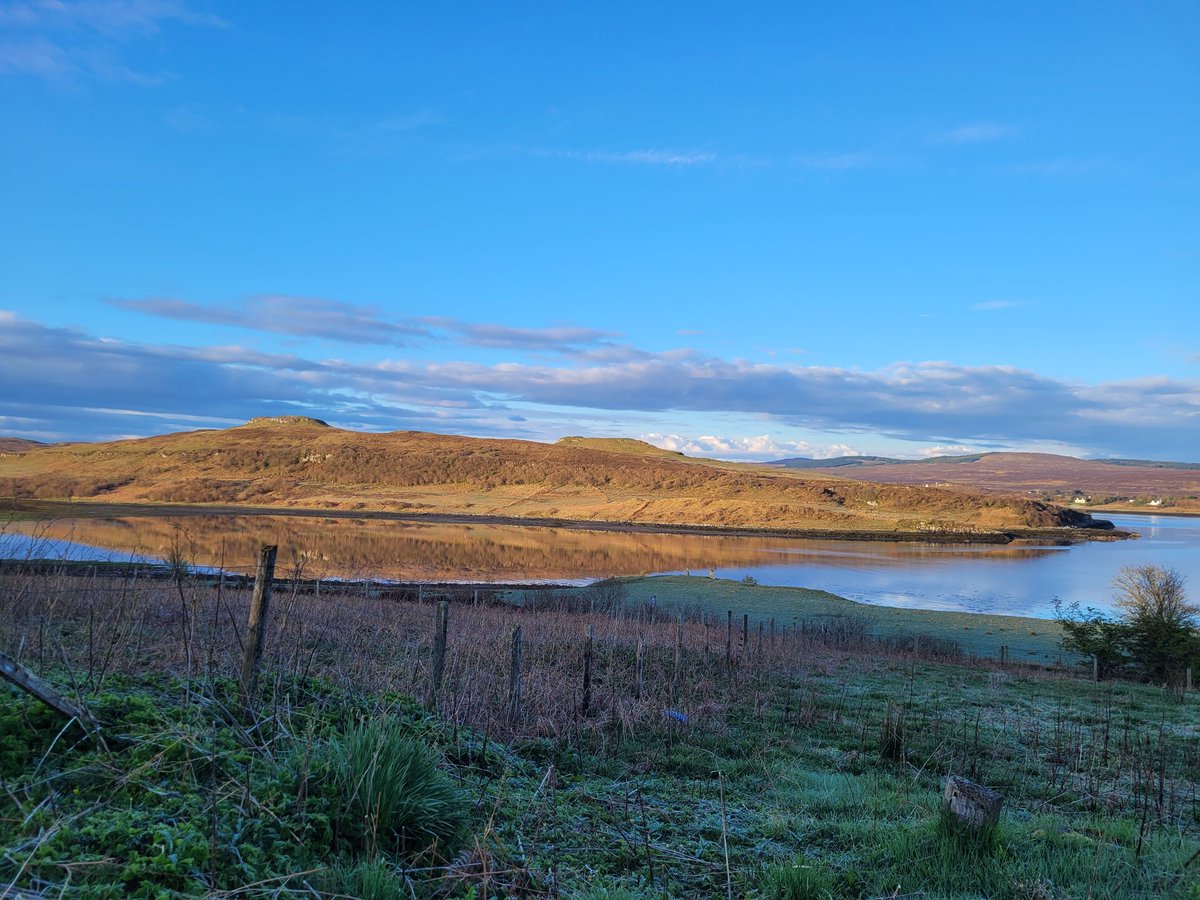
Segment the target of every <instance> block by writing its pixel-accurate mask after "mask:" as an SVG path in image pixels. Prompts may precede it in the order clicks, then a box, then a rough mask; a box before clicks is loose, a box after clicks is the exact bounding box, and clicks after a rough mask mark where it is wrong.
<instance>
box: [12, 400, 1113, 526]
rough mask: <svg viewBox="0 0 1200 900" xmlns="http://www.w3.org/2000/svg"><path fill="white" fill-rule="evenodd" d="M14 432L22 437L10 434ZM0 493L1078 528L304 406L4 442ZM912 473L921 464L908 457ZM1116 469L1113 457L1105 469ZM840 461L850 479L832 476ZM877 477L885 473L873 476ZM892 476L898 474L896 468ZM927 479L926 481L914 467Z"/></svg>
mask: <svg viewBox="0 0 1200 900" xmlns="http://www.w3.org/2000/svg"><path fill="white" fill-rule="evenodd" d="M22 446H23V449H21V447H22ZM16 447H17V449H16V451H15V452H9V453H5V454H0V497H11V498H16V499H18V500H33V499H67V498H70V499H75V500H83V501H85V502H88V503H106V502H107V503H140V504H163V503H171V504H203V505H208V506H269V507H284V508H286V507H291V508H299V509H306V510H320V509H330V510H335V509H336V510H363V511H375V512H405V513H422V514H432V515H437V514H442V515H454V516H472V517H479V518H489V517H491V518H506V519H541V520H546V519H553V520H566V521H574V522H605V523H634V524H645V525H666V526H701V527H718V528H735V529H759V528H769V529H784V530H796V531H808V532H828V533H834V532H836V533H847V532H870V533H887V532H890V533H905V534H907V533H922V534H924V533H937V532H943V533H963V532H994V531H1007V530H1018V531H1019V530H1027V529H1042V528H1061V527H1070V526H1087V525H1089V524H1091V521H1090V519H1089V518H1088V517H1087V516H1086V515H1085V514H1083V513H1080V512H1078V511H1076V510H1073V509H1064V508H1063V507H1061V506H1058V505H1054V504H1049V503H1046V502H1044V501H1042V500H1041V498H1037V497H1028V496H1025V497H1020V496H1011V495H1010V496H999V495H994V494H989V495H982V494H980V493H979V491H977V490H974V489H972V488H970V487H966V488H963V487H955V488H945V487H924V486H914V485H910V484H900V485H885V484H863V483H862V481H861V480H860V479H858V474H859V473H861V472H866V471H886V472H893V473H897V474H900V473H903V472H904V471H906V467H905V466H904V465H902V464H885V465H878V466H874V467H866V466H855V467H850V468H848V469H839V470H838V471H837V473H836V474H835V473H833V472H822V471H795V470H793V469H790V468H788V467H786V466H782V467H781V466H776V467H773V468H772V467H764V466H761V465H754V464H747V463H730V462H721V461H717V460H705V459H693V458H689V457H685V456H682V455H680V454H678V453H674V452H671V451H667V450H661V449H659V448H657V447H653V446H651V445H649V444H646V443H643V442H641V441H634V440H621V439H593V438H580V437H572V438H564V439H563V440H561V441H559V442H558V443H556V444H543V443H536V442H533V441H515V440H487V439H481V438H468V437H459V436H455V435H443V434H427V433H422V432H412V431H407V432H392V433H388V434H373V433H363V432H355V431H345V430H341V429H338V428H332V427H330V426H329V425H327V424H326V423H324V422H321V421H318V420H316V419H309V418H304V417H279V418H269V419H255V420H252V421H250V422H248V423H247V424H245V425H242V426H238V427H235V428H228V429H224V430H204V431H191V432H183V433H177V434H167V435H160V436H157V437H149V438H140V439H136V440H124V441H112V442H108V443H76V444H57V445H49V446H25V445H16ZM920 465H921V467H922V471H932V469H931V468H929V467H927V466H926V465H925V464H920ZM1112 468H1113V469H1117V468H1118V467H1112ZM851 472H852V473H853V474H854V476H855V480H849V479H847V478H843V477H838V476H840V475H842V474H843V473H846V474H849V473H851ZM881 480H882V479H881ZM901 480H903V479H901ZM926 480H935V479H930V478H926Z"/></svg>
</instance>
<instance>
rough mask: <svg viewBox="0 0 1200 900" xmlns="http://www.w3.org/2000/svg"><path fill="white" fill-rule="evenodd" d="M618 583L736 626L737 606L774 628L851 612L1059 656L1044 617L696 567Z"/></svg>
mask: <svg viewBox="0 0 1200 900" xmlns="http://www.w3.org/2000/svg"><path fill="white" fill-rule="evenodd" d="M624 584H625V585H626V586H627V589H628V591H629V596H630V597H631V598H632V599H634V600H635V601H638V602H646V601H649V599H650V598H651V597H657V602H658V603H666V604H669V605H676V606H681V607H690V606H696V607H699V608H702V609H704V610H706V611H708V612H709V613H711V614H714V615H716V616H718V617H719V618H720V619H721V620H722V621H724V617H725V615H726V613H727V612H729V611H732V612H733V615H734V619H735V622H736V623H737V625H738V627H740V623H741V617H742V615H743V614H748V615H749V616H750V622H751V623H752V625H753V626H754V627H755V628H756V629H757V625H758V623H759V622H769V620H770V619H772V618H774V619H775V621H776V627H777V628H780V629H781V628H782V627H783V626H784V625H790V624H791V623H792V620H793V619H804V620H810V621H825V620H834V621H836V620H839V619H854V620H859V621H862V622H864V623H865V624H866V626H867V630H868V633H870V634H873V635H876V636H881V637H882V636H896V637H915V636H918V635H921V636H925V635H930V636H934V637H938V638H944V639H946V640H950V641H954V642H955V643H957V644H959V645H960V646H961V647H962V650H963V652H964V653H968V654H971V655H974V656H979V657H985V658H992V659H997V658H998V657H999V654H1000V646H1001V645H1006V646H1007V647H1008V648H1009V649H1008V654H1009V657H1010V658H1012V659H1014V660H1020V661H1024V662H1029V663H1038V664H1051V663H1054V662H1057V661H1058V660H1059V659H1060V658H1061V657H1062V651H1061V650H1060V649H1059V641H1060V640H1061V637H1062V629H1061V628H1060V627H1059V625H1058V623H1057V622H1054V621H1051V620H1047V619H1031V618H1026V617H1024V616H996V615H983V614H979V613H961V612H945V611H941V610H925V609H899V608H896V607H890V606H873V605H871V604H867V603H855V602H854V601H853V600H847V599H845V598H844V597H839V596H837V595H835V594H829V593H826V592H825V591H812V590H806V589H804V588H789V587H769V586H764V585H748V584H744V583H742V582H740V581H728V580H725V579H709V578H705V577H702V576H697V575H693V576H690V577H689V576H686V575H664V576H657V577H652V578H634V579H628V580H625V581H624Z"/></svg>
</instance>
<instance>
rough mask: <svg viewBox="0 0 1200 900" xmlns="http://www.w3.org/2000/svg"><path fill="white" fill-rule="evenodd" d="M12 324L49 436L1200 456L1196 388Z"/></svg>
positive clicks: (25, 378) (894, 368) (12, 396)
mask: <svg viewBox="0 0 1200 900" xmlns="http://www.w3.org/2000/svg"><path fill="white" fill-rule="evenodd" d="M452 321H454V320H452ZM0 322H3V323H4V327H3V328H0V415H7V416H17V417H21V416H24V417H32V418H38V419H39V420H44V422H45V423H46V424H41V425H38V426H37V428H38V430H40V431H49V430H53V429H54V428H58V429H63V430H66V429H68V428H74V429H86V428H87V427H89V426H88V425H87V422H88V421H89V420H88V419H87V415H91V414H89V413H87V412H86V411H87V410H95V409H112V408H119V409H126V410H139V411H144V412H149V413H153V414H155V415H157V416H169V415H173V414H174V413H175V411H177V410H180V409H184V410H187V411H188V414H189V415H194V416H210V417H216V418H223V419H243V418H249V417H250V416H252V415H264V414H270V413H272V412H276V413H277V412H279V411H280V410H281V409H283V410H286V409H295V408H303V409H305V410H306V411H309V412H310V414H312V415H316V416H318V417H319V418H324V419H328V420H333V421H340V420H342V419H343V417H350V416H352V417H353V418H354V419H355V420H356V421H359V420H364V419H369V420H372V421H375V422H379V423H381V424H382V425H384V426H386V427H410V428H421V427H434V428H435V430H458V431H461V432H463V433H467V434H479V433H488V434H496V433H507V434H512V433H514V432H515V431H517V432H518V433H522V434H523V435H524V436H529V435H530V431H529V429H531V428H533V427H534V426H532V425H529V424H525V425H517V424H515V420H514V419H513V418H512V417H511V414H512V413H513V409H512V407H514V406H516V407H518V408H519V410H520V412H521V413H522V414H523V415H524V416H526V417H530V416H533V415H534V414H535V412H536V414H537V417H538V419H537V434H538V435H541V436H546V437H552V436H558V435H561V434H563V433H568V431H567V429H566V428H564V427H563V424H564V423H570V422H574V421H578V420H579V419H580V417H582V416H591V417H593V419H594V420H595V421H597V422H606V423H607V424H606V425H605V426H604V430H605V431H606V432H607V433H615V432H618V433H619V432H622V431H624V432H625V433H633V432H634V431H635V430H636V431H641V432H645V431H647V430H648V429H647V428H646V427H645V426H644V425H641V426H633V427H631V424H630V423H632V422H638V421H641V422H645V421H646V417H647V416H651V415H656V414H657V415H661V414H663V413H672V414H691V415H693V416H695V417H697V418H701V417H705V416H709V415H714V414H721V415H724V416H726V417H734V418H737V417H742V419H743V420H744V421H751V420H756V421H760V422H761V421H771V422H773V423H775V424H776V425H778V427H780V428H785V429H786V428H794V429H810V430H815V431H820V432H822V433H826V434H827V433H831V432H832V433H841V434H847V435H850V434H860V435H861V434H871V435H876V436H880V437H886V438H890V439H896V440H906V441H917V442H920V443H923V444H930V445H938V446H951V445H962V446H967V447H971V446H1010V447H1011V446H1023V447H1026V448H1028V447H1030V446H1038V445H1040V446H1071V447H1075V448H1079V449H1080V450H1081V451H1082V452H1084V453H1086V454H1089V455H1113V456H1151V457H1156V458H1168V459H1185V460H1186V459H1192V458H1195V452H1196V451H1195V448H1196V447H1197V446H1200V440H1198V438H1200V383H1197V382H1196V381H1195V380H1190V381H1185V380H1177V379H1169V378H1146V379H1135V380H1130V381H1122V382H1109V383H1102V384H1091V385H1088V384H1079V383H1072V382H1066V381H1060V380H1057V379H1053V378H1049V377H1047V376H1044V375H1039V374H1037V373H1035V372H1029V371H1025V370H1021V369H1016V368H1013V367H1011V366H960V365H955V364H953V363H949V362H922V363H896V364H894V365H891V366H887V367H885V368H882V369H879V370H876V371H862V370H857V369H841V368H830V367H819V366H782V365H766V364H750V363H746V362H742V361H732V362H730V361H726V360H721V359H716V358H711V357H703V356H700V355H698V354H695V353H691V352H681V353H677V354H652V353H648V352H645V351H639V352H638V354H636V355H634V357H631V358H626V359H620V358H618V361H612V362H589V361H588V360H587V359H586V353H587V352H588V351H589V349H590V348H588V347H583V348H582V350H578V349H576V350H574V351H573V350H572V349H571V347H570V346H566V347H564V346H563V345H562V342H563V341H571V340H575V339H578V340H580V341H586V340H588V339H591V338H593V337H595V336H594V335H592V334H590V333H586V330H585V333H576V332H572V331H568V332H567V333H562V332H558V333H549V334H546V335H545V336H544V337H545V339H546V342H547V346H549V347H551V348H553V349H555V350H556V351H558V350H560V349H562V350H564V351H565V353H564V358H563V359H559V360H556V361H555V363H554V364H549V363H542V364H536V365H535V364H531V363H529V362H525V361H508V362H504V363H499V364H492V365H485V364H482V363H478V362H463V361H453V362H424V361H420V360H416V359H413V358H411V357H403V358H384V359H380V360H378V361H374V362H347V361H345V360H339V359H336V358H310V357H306V356H303V355H298V354H278V353H267V352H263V351H259V350H255V349H252V348H246V347H242V346H238V345H224V346H203V347H180V346H154V345H146V344H136V343H131V342H127V341H122V340H117V339H107V340H102V339H98V338H96V337H94V336H92V335H89V334H86V333H84V332H82V331H79V330H76V329H64V328H48V327H46V326H42V325H39V324H38V323H36V322H30V321H26V320H22V319H20V318H18V317H15V316H13V315H12V314H7V315H4V314H0ZM462 327H464V328H465V326H462ZM595 340H596V343H597V344H602V343H603V339H602V338H599V337H595ZM556 342H557V343H556ZM516 359H518V360H520V357H519V356H517V357H516ZM125 419H126V420H127V419H128V417H125ZM556 423H558V425H557V429H556ZM751 427H754V426H751ZM518 429H519V431H518ZM95 430H96V431H99V430H100V429H98V428H97V429H95ZM151 430H152V429H151ZM555 430H558V435H556V434H554V433H553V432H554V431H555ZM575 430H576V429H574V428H573V427H572V428H571V429H570V431H571V432H573V431H575ZM77 434H78V432H77ZM80 436H82V435H80ZM658 440H659V441H661V442H662V445H663V446H674V447H676V448H679V449H685V450H687V451H690V452H698V453H702V454H711V455H730V456H735V455H736V456H738V457H739V458H748V459H752V458H764V457H768V456H773V455H784V456H786V455H814V456H815V455H822V454H825V455H836V454H838V453H844V452H850V451H852V450H853V447H852V446H840V447H839V446H813V445H809V444H806V443H805V442H802V441H787V440H783V439H779V438H773V437H771V436H770V435H754V434H751V435H750V436H738V435H734V436H721V435H713V434H703V435H698V436H692V435H679V434H675V435H660V436H659V437H658Z"/></svg>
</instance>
